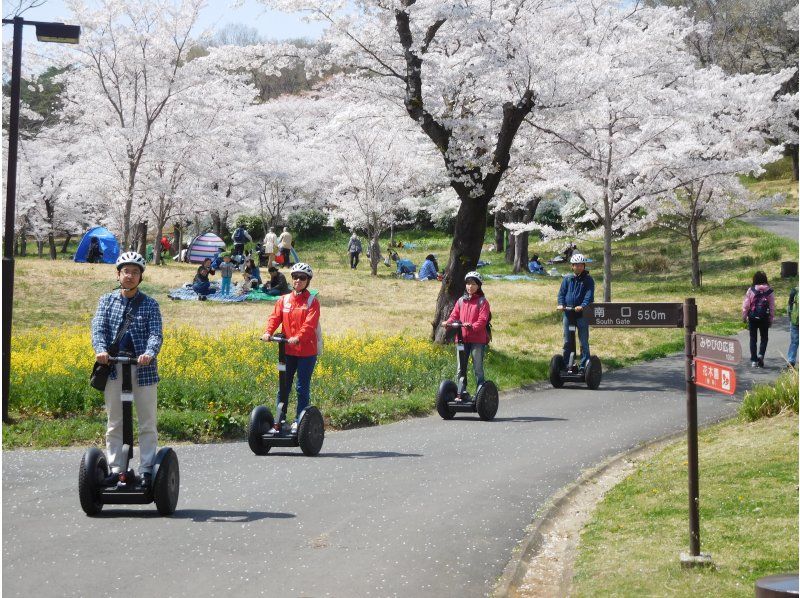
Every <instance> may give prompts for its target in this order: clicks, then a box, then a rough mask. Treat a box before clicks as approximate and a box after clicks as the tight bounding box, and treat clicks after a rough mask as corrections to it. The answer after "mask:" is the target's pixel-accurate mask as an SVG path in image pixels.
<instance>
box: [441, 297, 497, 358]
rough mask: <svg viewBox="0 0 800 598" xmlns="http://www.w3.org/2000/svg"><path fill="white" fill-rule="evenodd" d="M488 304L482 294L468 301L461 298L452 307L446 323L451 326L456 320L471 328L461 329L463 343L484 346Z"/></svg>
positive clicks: (486, 339) (486, 338)
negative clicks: (469, 325) (470, 325)
mask: <svg viewBox="0 0 800 598" xmlns="http://www.w3.org/2000/svg"><path fill="white" fill-rule="evenodd" d="M490 313H491V311H490V309H489V302H488V301H487V300H486V297H484V295H483V293H482V292H478V293H475V294H474V295H473V296H472V297H470V298H469V299H467V298H466V296H464V297H461V298H460V299H459V300H458V301H456V304H455V305H454V306H453V311H452V312H450V317H449V318H447V323H448V324H451V323H453V322H455V321H456V320H459V321H461V322H462V323H464V324H472V328H462V329H461V334H462V336H463V338H464V342H465V343H480V344H482V345H485V344H486V343H487V342H488V341H489V339H488V337H487V335H486V324H488V323H489V314H490Z"/></svg>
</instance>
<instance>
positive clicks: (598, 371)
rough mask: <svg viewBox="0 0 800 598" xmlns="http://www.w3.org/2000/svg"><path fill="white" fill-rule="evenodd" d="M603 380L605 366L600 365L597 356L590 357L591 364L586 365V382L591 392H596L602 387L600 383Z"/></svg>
mask: <svg viewBox="0 0 800 598" xmlns="http://www.w3.org/2000/svg"><path fill="white" fill-rule="evenodd" d="M602 379H603V364H602V363H600V358H599V357H596V356H595V355H591V356H590V357H589V363H587V364H586V373H585V374H584V380H585V381H586V386H588V387H589V388H590V389H591V390H596V389H597V388H599V387H600V381H601V380H602Z"/></svg>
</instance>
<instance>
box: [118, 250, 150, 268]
mask: <svg viewBox="0 0 800 598" xmlns="http://www.w3.org/2000/svg"><path fill="white" fill-rule="evenodd" d="M125 264H136V265H137V266H139V267H140V268H141V269H142V272H144V266H145V261H144V258H143V257H142V256H141V255H140V254H138V253H136V252H135V251H126V252H125V253H123V254H122V255H120V256H119V257H118V258H117V272H119V271H120V269H122V266H124V265H125Z"/></svg>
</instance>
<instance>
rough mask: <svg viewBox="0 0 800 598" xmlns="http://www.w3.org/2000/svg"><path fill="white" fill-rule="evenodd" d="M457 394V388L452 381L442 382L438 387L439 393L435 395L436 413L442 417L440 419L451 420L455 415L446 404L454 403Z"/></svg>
mask: <svg viewBox="0 0 800 598" xmlns="http://www.w3.org/2000/svg"><path fill="white" fill-rule="evenodd" d="M456 394H458V387H457V386H456V383H455V382H453V381H452V380H443V381H442V383H441V384H440V385H439V392H437V393H436V411H438V412H439V415H441V416H442V419H453V416H454V415H455V414H456V412H455V411H453V410H452V409H451V408H450V406H449V405H448V404H447V403H449V402H450V401H454V400H455V398H456Z"/></svg>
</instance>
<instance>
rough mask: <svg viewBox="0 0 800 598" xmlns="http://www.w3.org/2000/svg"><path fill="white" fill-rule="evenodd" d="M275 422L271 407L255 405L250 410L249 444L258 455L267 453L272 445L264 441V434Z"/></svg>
mask: <svg viewBox="0 0 800 598" xmlns="http://www.w3.org/2000/svg"><path fill="white" fill-rule="evenodd" d="M274 423H275V419H274V418H273V417H272V413H270V411H269V409H267V408H266V407H264V405H259V406H258V407H255V408H254V409H253V411H251V412H250V423H249V424H248V426H247V444H249V445H250V450H251V451H253V453H255V454H256V455H266V454H267V453H268V452H269V449H271V448H272V447H271V446H270V445H268V444H266V443H265V442H264V434H266V433H267V432H268V431H269V429H270V428H271V427H272V426H273V424H274Z"/></svg>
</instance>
